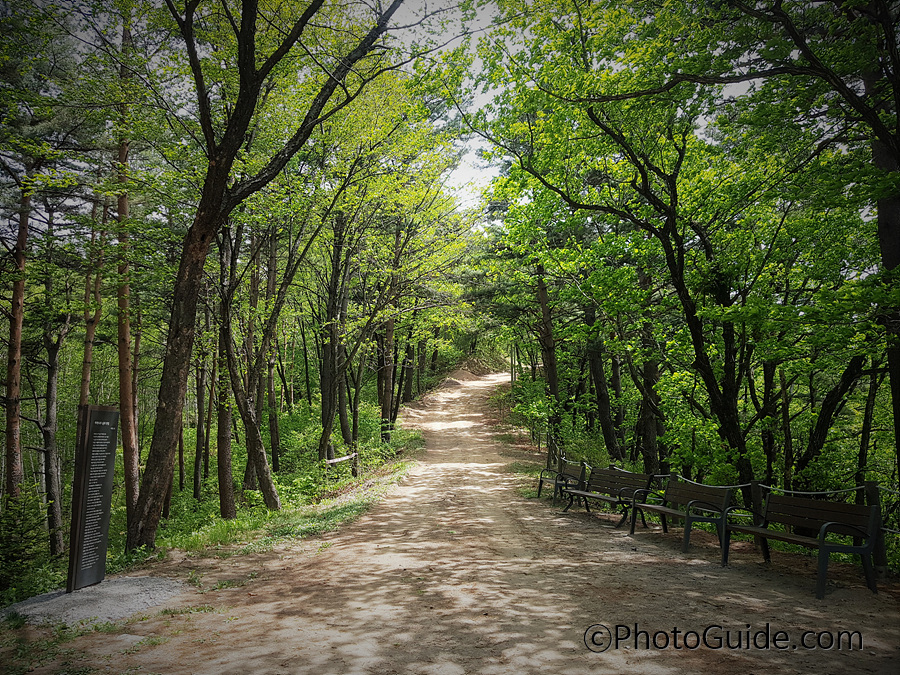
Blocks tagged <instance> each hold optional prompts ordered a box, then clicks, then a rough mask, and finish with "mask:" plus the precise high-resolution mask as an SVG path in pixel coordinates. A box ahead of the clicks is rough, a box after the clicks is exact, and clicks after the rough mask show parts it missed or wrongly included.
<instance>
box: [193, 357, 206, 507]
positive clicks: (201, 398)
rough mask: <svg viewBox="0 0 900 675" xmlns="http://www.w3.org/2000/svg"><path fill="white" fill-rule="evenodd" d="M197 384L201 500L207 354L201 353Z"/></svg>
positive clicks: (196, 482) (196, 461) (196, 448)
mask: <svg viewBox="0 0 900 675" xmlns="http://www.w3.org/2000/svg"><path fill="white" fill-rule="evenodd" d="M196 385H197V437H196V438H195V439H194V441H195V442H194V481H193V483H194V499H196V500H198V501H199V500H200V487H201V485H202V483H203V481H202V474H203V447H204V445H205V443H206V438H205V436H206V433H205V424H204V422H205V420H204V415H205V414H206V354H205V353H204V352H201V353H200V356H199V358H198V360H197V370H196Z"/></svg>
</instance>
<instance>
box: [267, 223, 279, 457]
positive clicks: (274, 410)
mask: <svg viewBox="0 0 900 675" xmlns="http://www.w3.org/2000/svg"><path fill="white" fill-rule="evenodd" d="M277 253H278V237H277V236H276V231H275V230H274V229H273V230H272V232H271V233H270V234H269V261H268V265H267V269H266V304H267V306H268V308H269V309H270V310H271V309H272V307H273V304H274V302H275V275H276V274H277V273H278V256H277ZM277 352H278V343H277V341H276V340H273V341H272V347H271V348H270V349H269V353H268V355H267V357H266V363H267V366H266V399H267V400H268V403H269V445H270V446H271V451H272V471H274V472H275V473H278V471H279V470H280V469H281V459H280V455H281V432H280V429H279V427H278V400H277V398H276V396H275V357H276V354H277Z"/></svg>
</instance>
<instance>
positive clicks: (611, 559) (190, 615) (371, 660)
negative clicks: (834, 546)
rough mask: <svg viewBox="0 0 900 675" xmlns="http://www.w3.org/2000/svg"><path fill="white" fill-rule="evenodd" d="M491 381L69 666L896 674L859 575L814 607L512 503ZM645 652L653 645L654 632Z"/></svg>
mask: <svg viewBox="0 0 900 675" xmlns="http://www.w3.org/2000/svg"><path fill="white" fill-rule="evenodd" d="M502 381H503V378H502V377H501V376H487V377H483V378H474V377H473V379H471V380H468V381H462V382H460V384H459V386H450V387H445V388H443V389H441V390H439V391H437V392H435V393H433V394H431V395H429V397H428V399H427V400H426V402H425V403H423V404H420V405H417V406H416V407H413V408H410V409H408V410H407V412H406V415H405V423H406V424H407V425H410V426H414V427H418V428H421V429H422V431H423V433H424V436H425V440H426V448H427V451H426V452H425V453H424V455H423V457H422V459H421V461H420V462H419V463H418V464H417V466H416V467H415V468H414V469H413V470H412V471H411V473H410V474H409V476H408V477H407V478H406V479H405V480H404V481H403V482H402V483H401V484H400V485H399V486H397V487H396V488H394V489H393V490H392V491H391V492H390V493H389V494H388V495H387V496H386V497H385V498H384V499H383V500H381V501H380V502H379V503H378V504H376V505H375V506H373V507H372V509H371V510H370V511H369V512H368V513H366V514H365V515H364V516H362V517H360V518H359V519H358V520H357V521H355V522H353V523H351V524H349V525H347V526H345V527H343V528H341V529H340V530H339V531H338V532H335V533H333V534H331V535H328V536H326V537H323V539H321V540H315V541H313V542H311V544H312V545H313V546H314V548H313V549H312V550H310V549H308V548H305V549H303V550H296V549H295V550H292V551H281V552H275V553H270V554H261V555H259V556H244V557H241V558H233V559H229V560H227V561H224V562H222V561H212V560H209V559H200V560H196V559H192V560H191V565H194V566H198V565H199V566H202V565H207V566H210V565H219V566H220V567H219V568H218V573H226V576H230V578H246V575H247V574H248V573H251V572H252V573H256V572H258V576H256V577H255V578H254V579H253V581H252V582H251V583H248V584H247V585H244V586H241V587H237V588H221V589H219V590H214V591H208V592H207V593H206V594H204V595H199V594H198V593H197V592H196V591H194V590H191V591H190V592H188V593H185V594H183V595H182V596H180V597H179V599H178V600H177V602H175V603H172V604H171V606H172V607H176V608H177V607H178V606H181V607H182V608H184V609H183V611H184V612H185V613H183V614H178V613H177V611H178V610H177V609H176V610H173V611H174V612H175V613H174V614H172V615H165V616H164V615H158V614H157V615H155V616H154V617H152V618H150V619H147V620H144V621H139V622H134V623H132V624H130V625H128V626H126V628H125V629H124V631H125V632H124V633H123V634H121V635H103V634H92V635H87V636H84V637H82V638H78V639H77V640H75V641H73V642H72V643H71V644H69V645H68V646H69V647H71V648H73V649H74V650H76V652H78V653H79V654H80V655H81V656H80V657H79V658H73V660H72V661H71V663H72V664H73V665H84V664H85V662H87V663H90V664H91V665H92V666H94V667H97V668H99V670H100V671H101V672H102V671H104V669H105V668H106V667H109V671H111V672H140V673H167V674H169V673H171V674H176V673H209V674H215V675H230V674H232V673H233V674H235V675H238V674H240V675H245V674H246V673H253V674H258V673H285V674H288V673H315V674H316V675H330V674H339V673H376V674H389V673H396V674H400V673H403V674H407V673H422V674H433V675H439V674H440V675H455V674H463V673H484V674H502V673H510V674H512V673H516V674H521V673H548V672H553V673H557V674H569V673H571V674H576V673H579V674H580V673H596V674H607V673H608V674H618V673H629V672H635V673H645V674H660V675H666V674H680V673H704V672H716V673H721V674H741V675H748V674H749V673H754V672H757V673H759V672H766V673H813V672H814V673H817V674H820V675H826V674H828V673H841V674H842V673H896V672H897V669H896V668H897V663H898V657H900V650H898V645H900V603H898V593H897V588H896V586H894V587H892V588H889V589H885V590H883V591H882V592H881V593H879V594H878V595H873V594H872V593H870V592H869V591H868V590H867V589H866V588H865V584H864V582H863V581H862V578H861V575H860V574H859V572H858V571H857V570H856V569H855V568H854V567H850V566H843V565H836V566H835V569H834V574H833V576H832V578H833V579H835V580H836V581H835V582H833V583H831V584H830V585H829V592H828V595H827V596H826V598H825V600H824V601H817V600H816V599H815V597H814V594H813V586H814V581H815V580H814V566H813V565H814V563H813V561H812V559H810V558H806V557H801V556H797V555H789V556H779V555H776V556H775V561H774V563H773V565H772V566H771V567H765V566H763V565H762V564H761V563H760V562H759V558H760V556H759V553H758V551H754V550H752V548H750V547H749V545H738V546H736V549H735V552H734V554H733V558H734V559H733V562H732V566H731V567H730V568H728V569H723V568H722V567H720V566H719V554H718V547H717V546H716V545H715V542H714V540H713V538H712V537H710V536H704V533H700V535H699V536H697V538H696V541H697V543H696V544H695V545H694V546H693V547H692V551H691V553H690V554H687V555H686V554H682V553H681V552H680V543H681V539H680V536H678V534H677V532H678V531H677V530H676V533H673V534H669V535H662V534H661V533H660V532H659V529H658V527H656V528H653V529H651V531H649V532H648V531H646V530H642V529H641V530H640V531H639V532H637V533H636V534H635V536H634V537H631V536H628V534H627V528H622V529H614V528H613V527H612V525H613V523H614V520H613V519H611V518H612V517H611V516H606V517H604V516H597V515H592V516H589V515H587V514H585V513H584V512H583V511H581V512H575V511H576V510H575V509H573V510H572V511H573V512H570V513H561V509H560V508H559V507H558V506H557V507H551V506H550V505H549V504H548V503H546V502H543V501H541V502H537V501H536V500H534V499H528V498H526V497H524V496H522V495H521V493H520V490H517V487H520V486H522V485H523V478H522V476H520V475H517V474H515V473H511V472H509V471H508V470H507V468H506V467H507V465H508V464H509V463H510V462H511V461H514V460H516V459H523V458H526V457H527V458H528V459H531V460H532V461H533V460H534V458H535V455H534V452H533V450H531V451H526V450H522V449H521V448H518V449H517V448H515V447H513V446H510V445H509V444H507V443H504V442H501V441H500V440H499V439H497V438H496V437H495V436H494V434H495V432H496V429H495V428H494V427H493V425H491V424H490V423H489V420H488V418H487V415H488V414H489V407H488V405H487V399H488V397H489V396H490V394H491V393H492V392H493V391H494V390H495V389H496V387H497V386H498V385H499V384H500V383H501V382H502ZM526 452H527V453H528V454H527V455H526V454H525V453H526ZM309 545H310V543H309V542H308V543H307V546H309ZM182 571H183V568H182ZM208 573H209V574H214V573H215V571H213V570H208ZM251 576H252V574H251ZM204 605H211V606H212V607H214V608H215V609H216V611H215V612H210V611H205V610H204V609H203V607H202V606H204ZM189 608H194V611H192V612H188V609H189ZM594 624H604V625H606V626H607V627H608V628H609V629H610V630H612V631H614V632H615V631H616V630H618V631H619V632H620V634H621V633H624V631H625V629H626V628H625V627H628V628H630V629H631V630H634V628H635V624H637V625H638V628H639V629H640V630H642V631H648V633H649V636H650V638H651V639H652V638H653V635H654V633H655V632H656V631H664V632H665V633H666V634H667V635H668V637H666V638H665V639H666V640H668V641H669V643H670V646H669V648H667V649H637V650H636V649H634V641H633V639H630V640H627V641H623V642H622V643H621V644H620V645H619V648H618V649H616V648H612V649H609V650H608V651H606V652H605V653H593V652H591V651H589V650H588V649H587V647H586V646H585V643H584V634H585V630H586V629H587V628H588V627H589V626H592V625H594ZM715 625H718V626H722V627H723V630H717V629H713V630H712V632H711V633H710V639H711V641H712V646H715V640H716V636H719V637H724V630H725V629H728V630H731V640H732V642H736V641H738V640H740V641H741V642H742V648H740V649H727V648H722V649H712V648H708V647H702V646H701V648H699V649H685V648H684V645H683V638H682V637H681V636H682V635H683V634H684V633H685V632H688V631H695V632H697V633H698V634H702V632H703V630H704V629H705V628H706V627H707V626H715ZM748 625H749V626H750V632H751V640H752V634H755V633H756V632H757V631H765V630H766V628H767V626H768V628H769V634H770V646H769V648H768V649H762V648H754V647H752V646H751V648H750V649H747V648H746V639H747V631H748ZM616 626H619V628H616ZM673 628H677V629H678V631H680V633H679V636H678V645H679V647H681V648H679V649H676V648H675V645H674V643H673V642H672V631H673ZM777 631H784V632H785V633H786V635H787V636H788V637H789V640H790V642H789V643H786V644H788V645H790V646H788V647H787V648H786V649H776V648H775V646H774V645H773V644H772V639H773V638H774V637H775V634H776V632H777ZM804 631H815V632H817V633H818V632H822V631H825V632H828V633H832V634H836V633H837V632H838V631H859V632H860V633H861V635H862V637H863V640H864V649H863V650H862V651H859V650H856V649H854V651H846V649H845V650H841V651H838V650H836V649H832V650H826V649H816V650H806V649H803V648H802V647H800V646H799V640H800V637H801V634H802V633H803V632H804ZM757 639H758V642H759V644H760V645H762V639H763V638H762V636H760V637H758V638H757ZM810 639H812V641H813V642H815V637H813V638H807V640H808V641H809V640H810ZM656 640H657V644H658V645H660V646H662V645H663V641H664V635H663V633H660V635H658V636H657V637H656ZM826 640H827V638H826ZM688 642H689V646H693V636H692V635H691V636H689V637H688ZM779 644H780V645H782V646H784V644H785V643H783V642H782V641H779ZM644 645H645V640H644V638H641V643H640V645H639V646H641V647H644ZM626 646H630V647H631V648H630V649H626ZM855 646H856V645H854V647H855ZM792 647H793V648H792ZM36 672H60V671H58V670H50V669H48V670H46V671H42V670H38V671H36Z"/></svg>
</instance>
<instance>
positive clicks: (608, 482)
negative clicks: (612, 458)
mask: <svg viewBox="0 0 900 675" xmlns="http://www.w3.org/2000/svg"><path fill="white" fill-rule="evenodd" d="M651 480H653V476H651V475H650V474H648V473H634V472H631V471H623V470H622V469H615V468H609V469H599V468H591V473H590V475H589V476H588V479H587V481H586V483H585V486H584V489H572V488H570V487H565V488H563V493H564V494H565V495H567V496H568V498H569V503H568V504H567V505H566V508H564V509H563V511H568V510H569V508H570V507H571V506H572V504H573V502H574V501H575V498H576V497H577V498H579V499H581V500H583V501H584V508H585V509H586V510H587V511H588V513H590V510H591V509H590V506H589V505H588V502H589V500H592V499H594V500H597V501H602V502H605V503H607V504H610V505H612V506H618V507H620V508H621V509H622V519H621V520H620V521H619V522H618V523H617V524H616V527H619V526H620V525H622V523H624V522H625V520H626V519H627V518H628V509H629V508H631V506H632V501H633V497H634V493H635V492H636V491H638V490H646V489H647V488H649V487H650V481H651Z"/></svg>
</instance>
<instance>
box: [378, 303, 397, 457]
mask: <svg viewBox="0 0 900 675" xmlns="http://www.w3.org/2000/svg"><path fill="white" fill-rule="evenodd" d="M394 321H395V320H394V317H393V316H391V317H389V318H388V320H387V321H385V323H384V336H383V338H382V344H381V352H382V354H383V358H384V367H383V369H382V379H381V382H382V387H383V389H382V392H381V440H382V441H383V442H385V443H387V442H388V441H390V440H391V411H392V410H393V407H394V406H393V403H394Z"/></svg>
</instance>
